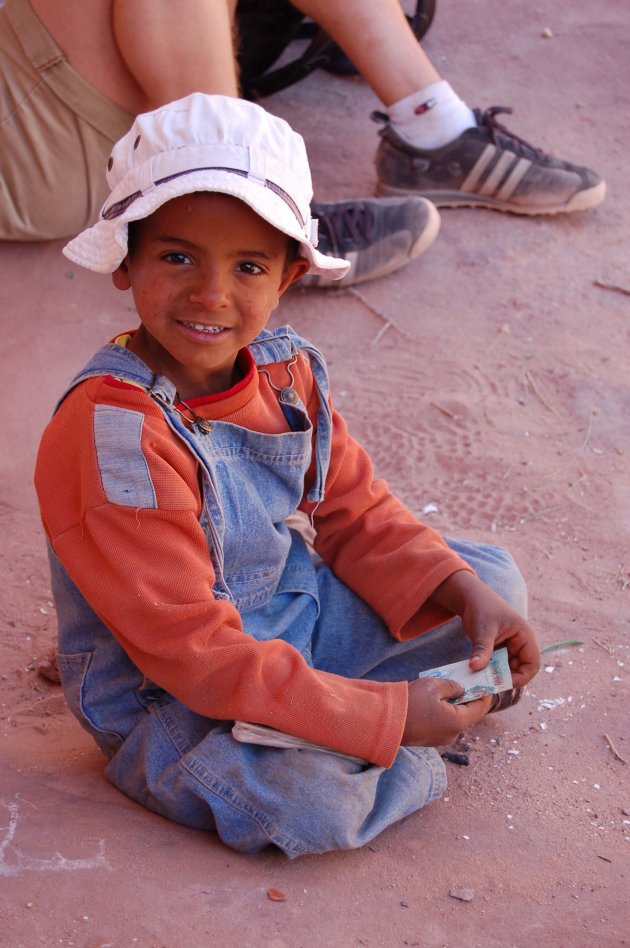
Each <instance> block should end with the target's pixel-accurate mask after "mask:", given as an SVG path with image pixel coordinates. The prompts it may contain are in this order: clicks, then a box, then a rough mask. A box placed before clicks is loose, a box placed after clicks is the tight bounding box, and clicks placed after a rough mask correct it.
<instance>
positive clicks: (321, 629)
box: [50, 327, 526, 857]
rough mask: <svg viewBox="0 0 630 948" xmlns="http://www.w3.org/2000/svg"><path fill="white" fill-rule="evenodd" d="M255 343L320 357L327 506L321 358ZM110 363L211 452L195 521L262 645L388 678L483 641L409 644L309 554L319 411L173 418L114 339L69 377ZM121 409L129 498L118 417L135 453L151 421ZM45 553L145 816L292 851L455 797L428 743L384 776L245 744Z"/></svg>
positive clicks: (83, 688)
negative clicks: (118, 631) (170, 690)
mask: <svg viewBox="0 0 630 948" xmlns="http://www.w3.org/2000/svg"><path fill="white" fill-rule="evenodd" d="M251 349H252V352H253V355H254V359H255V361H256V363H257V364H258V365H265V364H269V363H271V362H274V361H286V360H287V359H289V358H291V357H292V356H293V355H294V354H295V353H296V352H297V351H298V350H299V349H302V350H305V351H307V352H308V355H309V358H310V360H311V365H312V367H313V373H314V376H315V381H316V385H317V389H318V392H319V395H320V408H319V417H318V431H317V438H316V447H315V450H316V469H317V480H316V483H315V485H314V487H313V490H312V492H311V496H312V499H313V500H314V501H318V500H321V499H322V498H323V496H324V486H325V480H326V472H327V469H328V463H329V457H330V444H331V418H330V411H329V408H328V403H327V395H328V381H327V375H326V369H325V365H324V362H323V359H322V358H321V356H320V355H319V353H318V352H317V350H315V349H313V348H312V347H311V346H310V344H308V343H305V342H304V340H301V339H300V338H299V337H297V336H296V335H295V334H294V333H293V332H292V331H291V330H290V329H288V328H287V327H283V328H282V329H280V330H276V331H275V332H274V333H268V332H265V333H263V334H262V335H261V336H260V337H259V338H258V340H256V341H255V342H254V343H253V344H252V346H251ZM103 374H114V375H116V376H118V377H122V378H127V379H129V380H130V381H134V382H136V383H138V384H140V385H142V386H143V387H145V389H146V390H147V393H148V394H149V395H150V397H152V398H153V399H154V400H155V401H156V402H157V403H158V404H159V405H160V406H161V407H162V409H163V411H164V416H165V419H166V421H167V423H168V424H169V425H170V427H171V428H172V430H173V431H174V432H175V433H176V435H177V436H178V437H179V438H181V439H182V441H183V442H184V443H185V444H186V446H187V447H188V449H189V450H190V451H191V452H192V453H193V455H194V456H195V457H196V459H197V460H198V462H199V466H200V471H201V475H202V485H203V501H204V503H203V511H202V515H201V518H200V522H201V525H202V527H203V529H204V531H205V533H206V536H207V538H208V546H209V550H210V555H211V557H212V560H213V564H214V568H215V571H216V583H215V587H214V590H213V591H214V594H215V596H219V597H222V598H226V599H229V600H230V601H231V602H232V603H234V604H235V606H236V607H237V608H238V610H239V612H240V614H241V616H242V621H243V628H244V631H245V633H246V634H248V635H251V636H253V637H254V638H256V639H258V640H261V641H262V640H265V639H269V638H277V637H283V638H284V639H286V641H288V642H289V643H291V644H292V645H293V646H294V647H295V648H296V649H297V650H298V651H299V652H300V653H301V654H302V655H303V656H304V658H305V659H306V660H307V661H308V662H309V663H310V664H312V665H313V666H314V667H315V668H320V669H322V670H326V671H330V672H334V673H336V674H340V675H344V676H346V677H356V678H362V677H364V678H372V679H375V680H383V681H384V680H403V679H407V680H411V679H413V678H415V677H416V676H417V673H418V671H419V670H421V669H426V668H429V667H432V666H433V665H438V664H442V663H445V662H447V661H454V660H457V659H459V658H463V657H465V656H466V655H467V654H468V652H469V648H470V643H469V641H468V639H467V638H466V637H465V636H464V635H463V633H462V630H461V625H460V623H459V620H453V621H451V622H449V623H446V624H445V625H443V626H442V627H440V628H439V629H436V630H434V631H433V632H431V633H429V634H427V635H424V636H422V637H421V638H420V639H418V640H415V641H411V642H398V641H396V640H395V639H394V638H392V636H391V635H390V634H389V632H388V630H387V629H386V627H385V625H384V624H383V622H382V620H381V619H380V618H379V617H378V616H377V615H376V614H375V613H374V612H373V611H372V610H371V609H370V608H369V607H368V606H367V605H366V604H365V603H364V602H363V601H362V600H361V599H359V598H358V597H357V596H356V595H355V594H354V593H353V592H352V591H351V590H350V589H348V588H347V587H346V586H344V584H343V583H341V582H340V581H339V580H338V579H337V578H336V577H335V576H334V574H333V573H332V572H331V570H330V569H329V568H328V567H327V566H325V565H324V564H323V563H322V562H321V561H320V560H319V559H318V558H316V557H311V556H310V555H309V553H308V550H307V548H306V545H305V543H304V540H303V539H302V537H301V536H300V534H299V533H297V532H295V531H293V530H290V529H289V528H288V527H287V526H286V524H285V522H284V521H285V520H286V518H287V517H288V516H289V514H291V513H293V512H294V511H295V509H296V507H297V505H298V503H299V501H300V498H301V496H302V492H303V483H304V475H305V473H306V471H307V469H308V467H309V464H310V461H311V441H312V426H311V423H310V420H309V418H308V415H307V413H306V409H305V407H304V405H302V403H301V402H300V400H299V398H298V397H297V393H296V392H294V391H293V390H292V389H291V388H290V386H287V388H285V389H283V390H282V391H281V392H280V393H279V402H280V404H281V406H282V410H283V411H284V413H285V417H286V418H287V421H288V423H289V425H290V427H291V430H290V431H289V432H287V433H285V434H279V435H277V434H276V435H268V434H261V433H259V432H253V431H249V430H246V429H243V428H240V427H238V426H236V425H233V424H230V423H228V422H213V423H212V427H211V430H210V431H204V430H202V428H201V427H200V428H197V427H195V426H193V428H192V429H190V428H188V427H187V426H186V425H185V424H184V423H183V422H182V420H181V418H180V417H179V415H178V414H177V413H176V412H174V411H173V407H172V406H173V402H174V399H175V392H174V389H173V386H172V385H171V383H170V382H169V381H168V380H167V379H165V378H155V377H153V376H152V374H151V373H150V372H149V370H148V369H147V367H146V366H145V365H144V363H142V362H141V361H140V360H139V359H137V357H135V356H134V355H133V354H132V353H130V352H128V351H127V350H125V349H123V348H121V347H118V346H106V347H104V349H102V350H101V351H100V352H99V353H97V355H96V356H95V358H94V359H93V360H92V361H91V363H90V364H89V365H88V367H87V368H86V370H85V371H84V372H83V373H81V374H80V375H79V376H77V378H76V379H75V381H74V383H73V385H76V384H78V383H79V382H80V381H81V380H82V379H84V378H87V377H90V376H93V375H103ZM109 411H110V410H108V412H107V413H103V417H102V418H101V417H100V416H99V413H98V412H97V417H98V418H99V420H98V421H97V423H96V424H97V428H98V429H99V431H98V433H99V434H100V440H99V439H98V438H97V445H98V463H99V467H100V468H101V472H102V473H103V472H106V474H107V477H106V478H104V483H105V481H107V484H108V485H109V486H106V490H107V491H108V496H110V497H111V498H112V499H114V498H115V497H118V498H119V499H118V500H114V502H117V503H129V502H131V501H130V494H128V493H125V491H124V481H125V478H124V476H123V477H122V478H120V477H119V472H118V469H117V467H116V463H115V453H116V444H115V439H113V438H111V437H110V436H109V435H108V431H109V428H110V426H111V431H113V430H120V431H124V437H126V438H128V439H131V440H130V441H129V442H128V443H129V444H131V445H132V446H134V445H136V444H138V446H139V437H140V436H139V431H140V428H139V427H138V419H133V418H129V417H126V418H125V420H124V421H122V422H121V425H122V427H121V428H120V429H117V428H116V424H117V423H116V420H115V419H113V420H112V419H111V418H110V417H108V415H109ZM114 411H115V410H114ZM120 414H121V416H122V415H123V413H122V412H121V413H120ZM127 414H128V415H133V414H134V413H133V412H130V413H127ZM101 426H102V428H101ZM134 439H136V440H134ZM128 473H129V478H128V483H127V486H128V488H129V490H130V491H131V492H132V493H135V495H136V499H137V497H144V502H145V503H146V505H147V506H151V505H152V504H153V503H154V495H153V492H152V485H150V478H149V481H147V476H148V472H147V470H146V463H145V461H144V458H143V457H142V453H141V451H140V450H138V459H137V465H136V469H135V470H133V471H130V472H128ZM123 474H124V472H123ZM121 485H123V486H122V487H121ZM121 491H122V494H121ZM121 496H122V498H123V499H122V500H121V499H120V497H121ZM134 502H135V501H134ZM252 524H255V525H256V529H255V530H252ZM452 546H453V548H454V549H456V550H457V552H458V553H459V554H460V555H461V556H462V557H463V558H464V559H465V560H467V561H468V562H469V563H470V564H471V566H472V567H473V568H474V569H475V570H476V572H477V573H478V574H479V575H480V576H481V578H482V579H484V580H485V581H486V582H488V584H489V585H490V586H491V587H492V588H494V589H495V590H496V591H497V592H499V593H500V594H501V595H502V596H503V597H504V598H505V599H506V600H507V601H508V602H510V603H511V604H512V605H514V606H515V607H516V608H517V609H519V610H520V611H521V612H523V613H524V612H525V609H526V602H525V599H526V595H525V587H524V584H523V581H522V578H521V576H520V574H519V572H518V570H517V569H516V566H515V565H514V563H513V561H512V560H511V558H510V556H509V555H508V554H507V553H505V552H504V551H502V550H499V549H497V548H494V547H488V546H480V545H476V544H472V543H467V542H462V541H452ZM50 559H51V573H52V582H53V590H54V594H55V599H56V603H57V610H58V619H59V669H60V674H61V678H62V683H63V686H64V691H65V694H66V697H67V700H68V704H69V706H70V708H71V710H72V711H73V713H74V714H75V715H76V717H77V718H78V720H79V721H80V722H81V724H82V725H83V727H85V728H86V730H87V731H88V732H89V733H90V734H91V735H92V736H93V738H94V739H95V741H96V742H97V744H98V746H99V747H100V748H101V750H102V751H103V753H104V754H105V755H106V756H107V757H108V759H109V761H108V764H107V768H106V771H105V772H106V775H107V777H108V779H109V780H110V781H111V782H112V783H113V784H114V785H115V786H117V787H118V788H119V789H120V790H122V791H123V792H124V793H126V794H127V795H128V796H130V797H132V798H133V799H134V800H137V801H138V802H140V803H141V804H143V805H144V806H146V807H148V808H149V809H151V810H153V811H155V812H157V813H160V814H162V815H164V816H166V817H168V818H169V819H172V820H175V821H177V822H180V823H183V824H185V825H188V826H193V827H198V828H200V829H205V830H213V831H216V832H217V833H218V834H219V836H220V837H221V839H222V840H223V841H224V842H225V843H226V844H227V845H229V846H232V847H233V848H234V849H237V850H240V851H242V852H258V851H259V850H261V849H264V848H265V847H266V846H268V845H270V844H273V845H275V846H277V847H279V848H280V849H281V850H283V851H284V852H285V853H286V854H287V855H288V856H290V857H294V856H298V855H301V854H304V853H317V852H325V851H328V850H332V849H346V848H354V847H357V846H361V845H363V844H365V843H367V842H368V841H369V840H370V839H372V838H373V837H374V836H376V835H377V834H378V833H380V832H381V831H382V830H383V829H385V828H386V827H387V826H389V825H391V824H392V823H395V822H396V821H398V820H400V819H402V818H403V817H405V816H407V815H409V814H410V813H412V812H414V811H415V810H418V809H420V808H421V807H423V806H425V804H427V803H429V802H431V801H432V800H435V799H437V798H438V797H439V796H440V795H441V794H442V793H443V791H444V789H445V786H446V777H445V770H444V765H443V763H442V760H441V758H440V756H439V754H438V753H437V751H436V750H434V749H433V748H422V747H419V748H411V747H402V748H401V749H400V750H399V752H398V754H397V756H396V759H395V761H394V763H393V765H392V766H391V767H390V768H389V769H387V770H385V769H383V768H382V767H377V766H375V765H360V764H357V763H354V762H351V761H349V760H345V759H344V758H341V757H339V756H336V755H332V754H331V755H328V754H324V753H318V752H313V751H305V750H285V749H276V748H267V747H258V746H255V745H246V744H240V743H238V742H237V741H235V740H234V739H233V737H232V735H231V733H230V729H231V724H232V722H226V721H215V720H211V719H208V718H204V717H202V716H200V715H198V714H195V713H194V712H192V711H190V710H189V709H188V708H186V707H185V706H184V705H182V704H181V703H180V702H178V701H176V700H175V699H174V698H173V697H172V696H170V695H169V694H167V693H166V692H164V691H163V690H161V689H160V688H158V687H156V686H155V684H154V683H153V682H150V681H148V680H147V679H146V678H145V677H144V676H143V675H142V673H141V672H140V671H139V670H138V669H137V668H136V666H135V665H134V664H133V663H132V662H131V660H130V659H129V658H128V657H127V655H126V654H125V652H124V651H123V650H122V648H121V647H120V646H119V645H118V643H117V642H116V641H115V639H114V637H113V636H112V635H111V633H110V632H109V630H108V629H107V628H106V626H105V625H104V624H103V623H102V622H101V620H100V619H99V618H98V616H97V615H96V614H95V613H94V612H93V610H92V609H91V608H90V606H89V604H88V603H87V602H86V601H85V599H84V598H83V596H82V595H81V593H80V591H79V590H78V589H77V588H76V586H75V585H74V583H73V582H72V580H71V579H70V578H69V576H68V575H67V573H66V572H65V570H64V568H63V566H62V564H61V563H60V562H59V561H58V559H57V557H56V555H55V554H54V552H53V551H52V550H51V553H50Z"/></svg>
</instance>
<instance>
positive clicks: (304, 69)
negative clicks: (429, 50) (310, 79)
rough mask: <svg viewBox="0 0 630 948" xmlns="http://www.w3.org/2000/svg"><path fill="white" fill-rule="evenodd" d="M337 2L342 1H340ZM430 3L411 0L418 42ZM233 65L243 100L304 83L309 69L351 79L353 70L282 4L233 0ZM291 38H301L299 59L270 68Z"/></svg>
mask: <svg viewBox="0 0 630 948" xmlns="http://www.w3.org/2000/svg"><path fill="white" fill-rule="evenodd" d="M341 2H343V0H341ZM435 5H436V0H416V11H415V13H414V14H413V16H408V17H407V19H408V21H409V24H410V26H411V28H412V30H413V32H414V33H415V35H416V37H417V39H418V41H420V40H421V39H422V37H423V36H424V35H425V33H426V32H427V30H428V29H429V27H430V26H431V23H432V21H433V17H434V15H435ZM236 17H237V21H238V29H239V38H240V39H239V47H238V62H239V67H240V80H241V87H242V92H243V96H244V97H245V98H248V99H259V98H262V97H263V96H266V95H271V93H272V92H278V90H279V89H284V88H286V86H290V85H293V83H294V82H299V80H300V79H304V77H305V76H308V75H309V73H311V72H313V70H314V69H327V70H328V71H329V72H334V73H338V74H342V75H356V69H355V68H354V66H353V65H352V63H351V62H350V60H349V59H348V58H347V56H345V54H344V53H343V52H342V50H341V49H339V47H338V46H337V45H336V43H334V42H333V40H331V39H330V37H329V36H328V35H327V34H326V33H325V32H324V31H323V30H322V29H320V28H319V26H317V24H316V23H313V22H312V21H311V20H307V19H306V18H305V17H304V15H303V14H302V13H300V11H299V10H297V9H296V8H295V7H294V6H292V5H291V4H290V3H289V2H288V0H238V4H237V8H236ZM293 40H306V41H307V43H308V45H307V46H306V49H305V50H304V51H303V52H302V54H301V55H299V56H297V58H295V59H292V60H290V61H289V62H287V63H285V64H284V65H282V66H278V67H276V68H272V67H273V66H274V63H275V62H276V61H277V60H278V59H279V58H280V56H281V54H282V53H283V52H284V50H285V49H286V48H287V46H289V44H290V43H292V42H293Z"/></svg>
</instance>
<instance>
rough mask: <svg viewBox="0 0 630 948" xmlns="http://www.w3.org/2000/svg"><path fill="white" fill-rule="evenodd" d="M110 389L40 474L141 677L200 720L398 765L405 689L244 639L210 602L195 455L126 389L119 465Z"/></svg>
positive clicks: (79, 399) (61, 551)
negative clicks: (104, 427) (107, 429)
mask: <svg viewBox="0 0 630 948" xmlns="http://www.w3.org/2000/svg"><path fill="white" fill-rule="evenodd" d="M102 384H103V383H102V381H100V380H92V381H90V382H88V383H85V384H84V385H82V386H80V387H79V388H78V389H77V390H75V392H73V393H72V394H71V395H70V396H69V397H68V398H67V399H66V401H65V402H64V404H63V405H62V407H61V408H60V410H59V411H58V413H57V415H56V416H55V418H54V419H53V421H52V422H51V424H50V425H49V427H48V429H47V430H46V432H45V434H44V437H43V439H42V444H41V447H40V452H39V456H38V462H37V468H36V476H35V480H36V487H37V491H38V496H39V501H40V508H41V514H42V520H43V523H44V526H45V529H46V532H47V534H48V537H49V540H50V543H51V545H52V548H53V550H54V551H55V553H56V555H57V556H58V557H59V559H60V560H61V562H62V563H63V565H64V567H65V569H66V570H67V572H68V574H69V576H70V577H71V579H72V580H73V582H74V583H75V584H76V585H77V587H78V589H79V590H80V592H81V593H82V595H83V596H84V597H85V599H86V601H87V602H88V603H89V604H90V606H91V607H92V609H93V610H94V611H95V612H96V614H97V615H98V616H99V617H100V619H101V620H102V621H103V622H104V623H105V625H106V626H107V627H108V628H109V629H110V631H111V632H112V634H113V635H114V636H115V637H116V639H117V640H118V641H119V642H120V644H121V645H122V647H123V648H124V649H125V651H126V652H127V654H128V655H129V656H130V658H131V659H132V661H133V662H134V663H135V664H136V665H137V666H138V668H139V669H140V670H141V671H142V672H143V673H144V674H145V675H147V676H148V677H149V678H150V679H151V680H152V681H154V682H155V683H156V684H158V685H159V686H160V687H162V688H164V689H165V690H166V691H168V692H169V693H170V694H172V695H173V696H174V697H175V698H177V699H178V700H180V701H182V702H183V703H184V704H186V705H187V706H188V707H190V708H191V709H192V710H193V711H196V712H197V713H199V714H202V715H205V716H208V717H211V718H216V719H222V720H234V719H241V720H245V721H252V722H256V723H260V724H265V725H267V726H270V727H274V728H277V729H279V730H282V731H286V732H288V733H291V734H294V735H296V736H297V737H301V738H304V739H306V740H311V741H314V742H316V743H319V744H324V745H326V746H329V747H331V748H333V749H335V750H340V751H342V752H344V753H348V754H352V755H354V756H357V757H363V758H365V759H367V760H370V761H372V762H374V763H376V764H380V765H381V766H385V767H387V766H390V765H391V763H392V762H393V759H394V757H395V755H396V752H397V750H398V747H399V745H400V740H401V737H402V731H403V728H404V723H405V718H406V710H407V685H406V683H405V682H392V683H381V682H371V681H363V680H360V681H359V680H355V679H346V678H343V677H340V676H337V675H332V674H329V673H326V672H321V671H316V670H314V669H312V668H311V667H310V666H308V665H307V663H306V662H305V661H304V659H303V658H302V656H301V655H300V654H299V652H298V651H297V650H296V649H295V648H293V646H291V645H289V644H288V643H286V642H284V641H283V640H280V639H272V640H269V641H264V642H259V641H256V640H255V639H253V638H252V637H250V636H248V635H246V634H245V633H244V631H243V627H242V623H241V619H240V616H239V614H238V611H237V610H236V609H235V608H234V607H233V606H232V605H231V604H230V603H229V602H226V601H224V600H221V599H216V598H215V597H214V595H213V593H212V588H213V584H214V571H213V567H212V560H211V556H210V551H209V548H208V542H207V540H206V536H205V534H204V532H203V530H202V529H201V526H200V524H199V520H198V517H199V513H200V495H199V489H198V484H197V469H196V464H195V462H194V459H193V458H192V456H191V455H190V452H189V451H188V450H187V449H186V448H185V447H184V446H183V445H181V444H180V443H179V442H178V441H177V439H175V438H173V436H172V434H171V433H170V430H169V429H168V427H167V425H166V424H165V422H164V420H163V418H162V416H161V412H160V410H159V409H158V408H157V407H155V406H153V405H152V404H150V405H149V406H148V407H147V405H146V402H147V399H146V396H145V395H144V394H143V393H141V392H137V393H135V392H130V391H116V392H115V393H114V394H112V393H111V392H110V393H109V394H108V396H107V397H108V399H109V401H110V404H109V406H106V408H107V411H111V412H113V413H114V415H115V417H113V418H111V419H110V421H111V423H112V424H111V428H112V430H113V431H115V432H117V436H116V438H115V440H114V441H113V442H112V450H111V452H110V453H109V454H108V452H107V450H106V440H107V439H106V437H105V447H104V441H103V436H102V432H100V430H99V431H97V430H96V429H97V427H98V426H97V422H96V420H95V419H96V414H97V413H96V408H97V403H98V398H99V392H100V389H99V386H102ZM98 408H99V409H102V408H103V406H102V403H98ZM107 411H105V412H104V411H103V410H100V411H99V412H98V415H99V418H100V416H101V415H103V414H105V415H106V414H107ZM98 424H99V425H100V424H102V422H101V421H100V420H99V422H98ZM134 426H135V427H134ZM123 431H125V432H126V431H129V432H130V434H129V436H127V435H125V436H123V434H121V432H123ZM131 471H133V472H135V473H134V478H132V479H131V482H132V486H131V490H132V493H131V494H130V495H129V494H125V490H129V489H130V487H129V484H130V478H129V476H128V474H129V472H131ZM120 472H125V476H121V473H120Z"/></svg>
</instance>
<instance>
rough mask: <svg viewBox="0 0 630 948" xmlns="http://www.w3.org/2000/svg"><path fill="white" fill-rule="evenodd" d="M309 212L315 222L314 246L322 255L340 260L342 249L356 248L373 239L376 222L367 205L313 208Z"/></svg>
mask: <svg viewBox="0 0 630 948" xmlns="http://www.w3.org/2000/svg"><path fill="white" fill-rule="evenodd" d="M313 212H314V216H315V217H317V218H318V220H319V245H318V246H319V249H320V250H321V251H322V252H323V253H326V252H328V251H330V252H332V253H333V254H335V255H336V256H342V255H343V252H344V249H345V250H348V249H352V248H353V247H357V246H360V245H362V244H363V243H365V242H366V241H370V240H372V238H373V237H374V235H375V232H376V218H375V216H374V213H373V212H372V209H371V207H370V206H369V204H361V203H360V202H357V203H354V204H350V205H343V204H341V205H339V204H331V205H329V206H327V207H322V206H321V205H314V206H313ZM328 243H329V244H330V246H327V244H328Z"/></svg>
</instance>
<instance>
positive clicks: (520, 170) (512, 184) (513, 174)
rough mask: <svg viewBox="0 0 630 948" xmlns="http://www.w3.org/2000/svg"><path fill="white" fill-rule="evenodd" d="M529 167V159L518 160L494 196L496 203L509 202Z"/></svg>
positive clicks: (530, 164)
mask: <svg viewBox="0 0 630 948" xmlns="http://www.w3.org/2000/svg"><path fill="white" fill-rule="evenodd" d="M531 166H532V163H531V161H530V160H529V158H520V159H519V161H518V162H517V164H516V165H515V166H514V167H513V168H512V170H511V171H510V173H509V175H508V177H507V179H506V181H505V184H504V185H503V187H501V188H499V190H498V191H497V193H496V194H495V197H496V199H497V201H509V199H510V198H511V197H512V195H513V194H514V192H515V191H516V189H517V187H518V186H519V184H520V183H521V181H522V180H523V178H524V177H525V175H526V174H527V172H528V171H529V169H530V168H531Z"/></svg>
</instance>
